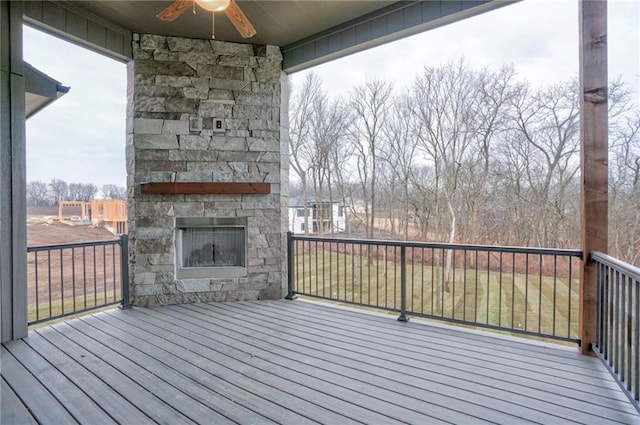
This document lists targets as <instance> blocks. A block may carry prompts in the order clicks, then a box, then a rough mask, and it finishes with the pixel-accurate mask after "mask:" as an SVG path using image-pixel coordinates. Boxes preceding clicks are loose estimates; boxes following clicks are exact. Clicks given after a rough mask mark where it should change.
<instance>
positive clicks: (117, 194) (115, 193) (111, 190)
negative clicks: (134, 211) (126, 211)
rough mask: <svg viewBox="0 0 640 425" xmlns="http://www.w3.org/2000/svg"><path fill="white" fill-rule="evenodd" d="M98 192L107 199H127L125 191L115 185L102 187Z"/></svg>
mask: <svg viewBox="0 0 640 425" xmlns="http://www.w3.org/2000/svg"><path fill="white" fill-rule="evenodd" d="M100 192H102V196H103V197H105V198H107V199H127V189H126V188H124V187H122V186H117V185H115V184H105V185H103V186H102V188H101V189H100Z"/></svg>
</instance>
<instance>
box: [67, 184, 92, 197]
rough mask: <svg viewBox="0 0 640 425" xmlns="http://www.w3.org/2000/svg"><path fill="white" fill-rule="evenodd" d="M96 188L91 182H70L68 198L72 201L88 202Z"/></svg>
mask: <svg viewBox="0 0 640 425" xmlns="http://www.w3.org/2000/svg"><path fill="white" fill-rule="evenodd" d="M96 193H98V188H97V187H96V185H94V184H93V183H71V184H70V185H69V198H70V200H72V201H83V202H88V201H91V200H92V199H93V198H95V196H96Z"/></svg>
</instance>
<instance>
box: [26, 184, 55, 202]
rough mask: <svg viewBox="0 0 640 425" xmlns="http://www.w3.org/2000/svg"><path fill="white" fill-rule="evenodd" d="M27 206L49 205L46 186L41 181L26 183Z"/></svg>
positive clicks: (49, 198)
mask: <svg viewBox="0 0 640 425" xmlns="http://www.w3.org/2000/svg"><path fill="white" fill-rule="evenodd" d="M27 205H29V206H37V207H44V206H49V205H51V197H50V196H49V189H48V187H47V184H46V183H44V182H41V181H32V182H29V183H27Z"/></svg>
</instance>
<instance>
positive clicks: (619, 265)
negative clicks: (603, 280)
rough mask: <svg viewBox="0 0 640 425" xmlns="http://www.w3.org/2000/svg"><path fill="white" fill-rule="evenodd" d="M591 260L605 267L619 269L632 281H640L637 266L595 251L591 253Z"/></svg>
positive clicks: (639, 272)
mask: <svg viewBox="0 0 640 425" xmlns="http://www.w3.org/2000/svg"><path fill="white" fill-rule="evenodd" d="M591 259H592V260H594V261H597V262H599V263H602V264H604V265H605V266H609V267H613V268H615V269H618V270H620V271H621V272H623V273H624V274H626V275H627V276H629V277H631V278H632V279H634V280H637V281H640V268H638V267H636V266H633V265H631V264H629V263H625V262H624V261H622V260H618V259H617V258H614V257H611V256H610V255H607V254H604V253H602V252H598V251H593V252H592V253H591Z"/></svg>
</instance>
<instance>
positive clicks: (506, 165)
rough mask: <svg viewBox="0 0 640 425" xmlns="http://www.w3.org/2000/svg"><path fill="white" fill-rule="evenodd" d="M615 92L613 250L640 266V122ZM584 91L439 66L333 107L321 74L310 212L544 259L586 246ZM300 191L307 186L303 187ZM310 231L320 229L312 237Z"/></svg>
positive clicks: (307, 128) (300, 174) (304, 160)
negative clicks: (325, 204) (537, 252)
mask: <svg viewBox="0 0 640 425" xmlns="http://www.w3.org/2000/svg"><path fill="white" fill-rule="evenodd" d="M635 107H636V105H634V104H633V103H632V92H631V90H630V89H629V88H628V86H627V85H626V84H625V83H623V82H622V81H621V80H620V79H616V80H613V81H611V82H610V84H609V146H610V151H609V170H610V185H609V196H610V210H611V211H610V241H611V249H610V252H611V253H612V254H614V255H618V256H619V257H620V258H622V259H625V260H626V261H630V262H634V261H636V262H637V260H638V259H639V258H638V256H639V255H640V250H639V249H638V248H639V247H640V214H639V213H638V211H639V209H638V208H639V207H640V113H639V112H638V111H637V109H634V108H635ZM579 130H580V117H579V89H578V82H577V79H571V80H568V81H559V82H557V83H555V84H550V85H548V86H545V87H541V88H537V87H533V86H532V85H531V84H529V83H527V82H524V81H521V80H519V79H518V78H517V72H516V69H515V68H514V67H513V66H512V65H510V66H503V67H502V68H500V69H499V70H489V69H480V70H478V69H472V68H471V67H470V66H468V65H467V64H466V63H465V62H464V60H463V59H460V60H459V61H457V62H451V63H448V64H444V65H440V66H434V67H431V66H426V67H424V69H423V70H422V71H421V72H420V73H418V74H417V75H416V76H415V78H414V79H413V81H412V83H411V84H410V86H409V87H408V88H407V89H405V90H400V91H396V90H394V87H393V84H392V83H391V82H389V81H383V80H370V81H366V82H364V83H363V84H361V85H359V86H357V87H354V88H353V89H352V91H351V92H350V93H349V94H348V95H345V96H342V97H333V98H332V97H330V96H329V95H328V93H327V92H326V91H325V90H324V89H323V83H322V80H321V79H320V78H319V77H318V76H317V75H316V74H313V73H310V74H308V75H307V76H306V79H305V80H304V82H303V83H302V84H301V86H300V87H294V88H293V90H292V96H291V107H290V155H291V168H292V170H293V173H292V174H293V175H294V176H296V177H297V180H299V192H300V194H301V196H302V197H303V198H305V200H306V201H314V200H318V201H319V200H322V199H326V198H329V199H331V200H335V201H341V202H343V203H344V204H345V205H346V206H347V208H350V209H351V214H350V216H351V217H352V220H351V222H350V228H349V229H348V231H350V232H355V231H360V232H363V233H364V234H365V235H366V236H367V237H376V236H380V235H376V231H377V229H379V228H380V226H381V224H380V223H381V219H383V222H384V223H387V224H386V226H387V230H388V232H390V233H391V236H392V237H402V238H404V239H408V238H410V237H411V236H412V235H413V236H414V237H417V238H419V239H422V240H436V241H444V242H462V243H491V244H502V245H526V246H540V247H572V248H575V247H579V246H580V227H579V226H580V217H579V197H580V184H579V178H580V156H579V155H580V151H579V148H580V140H579ZM294 188H295V185H294ZM305 229H309V226H308V225H306V226H305Z"/></svg>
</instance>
